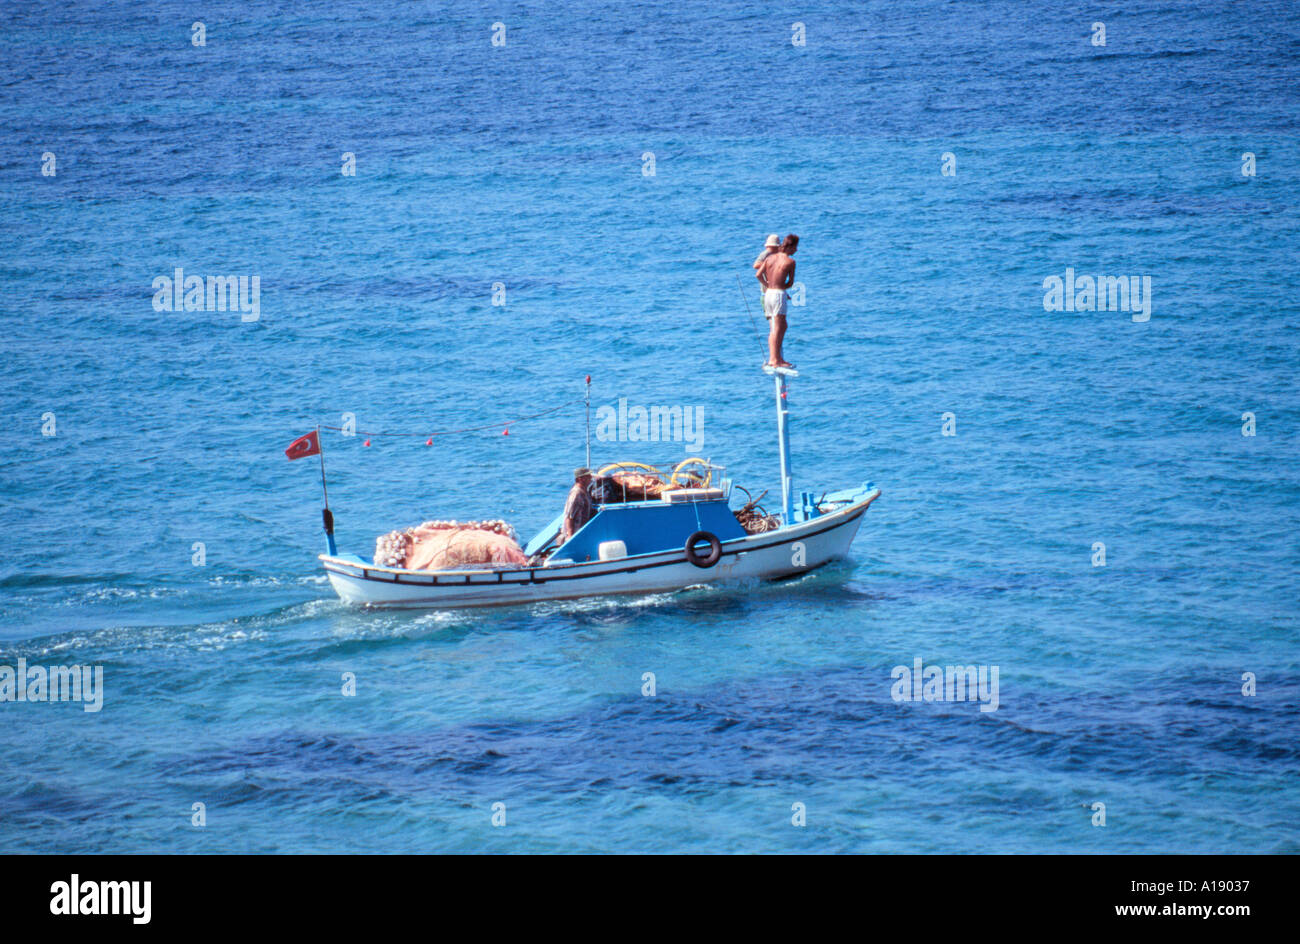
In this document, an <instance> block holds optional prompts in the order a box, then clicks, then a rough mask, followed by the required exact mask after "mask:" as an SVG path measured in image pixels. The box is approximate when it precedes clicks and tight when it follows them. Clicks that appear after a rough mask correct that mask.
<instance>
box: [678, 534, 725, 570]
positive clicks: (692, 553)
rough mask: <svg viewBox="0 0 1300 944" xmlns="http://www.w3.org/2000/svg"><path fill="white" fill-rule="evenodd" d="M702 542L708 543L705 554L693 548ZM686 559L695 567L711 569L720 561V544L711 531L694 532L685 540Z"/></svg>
mask: <svg viewBox="0 0 1300 944" xmlns="http://www.w3.org/2000/svg"><path fill="white" fill-rule="evenodd" d="M702 541H708V542H709V550H708V552H707V553H705V554H701V553H700V552H699V551H698V550H696V548H695V545H697V544H699V543H701V542H702ZM686 559H687V560H688V561H690V562H691V563H692V564H694V565H695V566H696V567H712V566H713V565H714V564H716V563H717V562H718V561H719V560H721V559H722V542H721V541H719V540H718V536H717V535H716V534H714V533H712V532H711V531H696V532H695V533H694V534H692V535H691V536H690V537H689V538H687V539H686Z"/></svg>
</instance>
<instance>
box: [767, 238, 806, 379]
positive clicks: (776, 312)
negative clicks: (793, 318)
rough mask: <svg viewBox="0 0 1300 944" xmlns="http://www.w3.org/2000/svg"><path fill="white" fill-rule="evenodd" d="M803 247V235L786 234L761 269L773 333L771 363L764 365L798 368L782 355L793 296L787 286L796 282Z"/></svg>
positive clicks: (769, 348) (769, 352) (769, 338)
mask: <svg viewBox="0 0 1300 944" xmlns="http://www.w3.org/2000/svg"><path fill="white" fill-rule="evenodd" d="M798 248H799V237H798V236H796V235H794V234H793V233H791V234H790V235H789V236H786V238H785V242H783V243H782V244H781V248H780V250H779V251H777V252H774V253H772V255H770V256H768V257H767V258H766V259H764V260H763V267H762V268H761V269H759V270H758V280H759V282H761V283H762V284H763V285H764V287H765V289H764V292H763V314H764V315H765V316H766V317H767V319H768V321H770V322H771V323H772V330H771V333H770V334H768V336H767V363H766V364H764V365H763V366H764V367H794V365H793V364H791V363H790V362H789V361H787V360H786V359H785V358H784V357H782V356H781V342H782V341H784V340H785V329H786V321H785V312H786V306H787V303H788V301H789V296H787V295H786V294H785V292H786V289H788V288H790V287H791V286H792V285H794V259H793V258H792V257H793V256H794V253H795V250H796V249H798Z"/></svg>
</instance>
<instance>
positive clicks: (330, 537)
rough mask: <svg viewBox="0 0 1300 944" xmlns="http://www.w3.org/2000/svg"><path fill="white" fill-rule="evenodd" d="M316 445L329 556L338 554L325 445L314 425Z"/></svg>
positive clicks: (317, 428)
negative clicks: (326, 475)
mask: <svg viewBox="0 0 1300 944" xmlns="http://www.w3.org/2000/svg"><path fill="white" fill-rule="evenodd" d="M316 445H317V447H318V451H319V452H320V488H321V491H322V492H324V493H325V508H324V510H322V511H321V520H322V521H323V522H324V523H325V540H326V541H327V542H328V544H329V549H330V557H335V556H337V555H338V548H337V547H335V545H334V513H333V512H332V511H330V490H329V486H328V485H327V484H326V482H325V446H324V444H322V443H321V441H320V427H319V426H317V427H316Z"/></svg>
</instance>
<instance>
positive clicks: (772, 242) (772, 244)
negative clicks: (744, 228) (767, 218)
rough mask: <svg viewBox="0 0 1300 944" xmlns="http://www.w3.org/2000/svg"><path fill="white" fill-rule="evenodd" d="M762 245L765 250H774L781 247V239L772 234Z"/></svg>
mask: <svg viewBox="0 0 1300 944" xmlns="http://www.w3.org/2000/svg"><path fill="white" fill-rule="evenodd" d="M763 245H764V246H765V247H766V248H769V249H775V248H777V247H778V246H780V245H781V237H780V236H778V235H776V233H773V234H772V235H771V236H769V237H767V242H765V243H763Z"/></svg>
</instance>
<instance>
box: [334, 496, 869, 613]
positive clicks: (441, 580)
mask: <svg viewBox="0 0 1300 944" xmlns="http://www.w3.org/2000/svg"><path fill="white" fill-rule="evenodd" d="M879 495H880V490H879V489H875V490H873V491H871V492H870V493H868V494H867V495H865V496H864V497H863V498H862V499H861V500H860V501H857V502H854V503H853V504H851V505H848V506H846V507H844V508H841V509H839V510H838V511H835V512H832V513H831V514H826V515H822V516H821V517H818V518H814V519H812V520H810V521H804V522H799V523H796V524H795V525H793V526H791V527H788V528H781V529H779V530H777V531H770V532H767V533H766V534H751V535H748V536H746V537H743V538H736V539H735V540H731V541H724V542H722V557H721V558H720V559H719V560H718V563H717V564H715V565H714V566H712V567H708V568H703V567H697V566H696V565H695V564H692V563H691V562H690V561H689V560H687V558H686V552H685V548H679V549H677V550H673V551H663V552H659V553H654V554H640V555H636V556H634V557H624V558H620V559H617V560H609V561H591V562H589V563H580V564H556V565H554V566H551V567H530V568H521V569H518V570H461V571H437V572H430V571H414V570H399V569H395V568H391V567H377V566H374V565H371V564H365V563H359V562H357V561H355V560H348V559H346V558H341V557H333V556H330V555H328V554H322V555H321V557H320V559H321V561H323V562H324V564H325V572H326V574H327V575H328V576H329V580H330V583H331V584H332V585H333V587H334V590H335V592H337V593H338V595H339V597H340V598H341V599H342V600H343V601H344V602H346V603H356V604H365V605H370V606H397V607H404V606H405V607H429V608H438V607H469V606H505V605H510V604H519V603H534V602H537V601H541V600H563V599H571V598H575V597H589V596H605V595H608V594H621V593H661V592H665V591H671V590H681V589H684V588H686V587H692V586H698V585H700V584H710V583H723V582H729V581H745V580H776V579H779V578H782V577H791V576H795V575H798V574H801V573H806V572H807V571H810V570H813V569H815V568H817V567H821V566H823V565H824V564H826V563H828V562H830V561H832V560H835V559H837V558H841V557H844V556H846V555H847V554H848V550H849V545H850V544H851V543H852V542H853V538H854V536H855V535H856V534H857V533H858V527H859V526H860V525H861V523H862V516H863V514H865V513H866V511H867V508H868V507H869V506H870V505H871V503H872V502H873V501H875V499H876V498H878V497H879Z"/></svg>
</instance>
